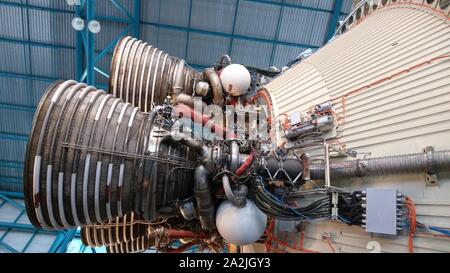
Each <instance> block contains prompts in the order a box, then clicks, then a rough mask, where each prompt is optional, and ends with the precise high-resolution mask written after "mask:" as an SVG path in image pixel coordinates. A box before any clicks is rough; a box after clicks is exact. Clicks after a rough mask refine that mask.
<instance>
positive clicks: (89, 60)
mask: <svg viewBox="0 0 450 273" xmlns="http://www.w3.org/2000/svg"><path fill="white" fill-rule="evenodd" d="M95 2H96V0H81V2H80V5H77V7H76V9H75V10H76V11H75V15H76V16H77V17H80V18H82V19H84V20H85V21H86V25H87V23H88V22H90V21H92V20H99V21H102V20H105V21H113V22H121V23H127V24H128V26H127V27H126V28H125V29H124V30H122V31H121V32H120V34H119V35H117V36H116V37H115V38H114V39H113V40H112V41H110V42H109V44H108V45H107V46H106V47H105V48H104V49H102V50H101V51H100V52H98V53H97V52H96V51H95V35H96V34H93V33H92V32H91V31H89V29H88V27H87V26H86V27H85V28H84V29H83V30H82V31H79V32H78V33H77V45H76V52H77V53H76V54H77V69H76V73H77V75H76V78H77V79H79V81H84V82H86V83H87V84H89V85H96V80H95V79H96V77H95V76H96V75H95V74H96V73H99V74H100V75H102V76H103V77H106V78H109V76H108V72H106V71H102V70H101V69H100V68H98V66H97V64H98V63H99V61H100V60H101V59H102V58H104V57H105V56H106V55H107V54H108V53H111V52H112V51H113V49H114V47H115V45H116V44H117V42H118V41H119V40H120V38H122V37H123V36H124V35H126V34H127V33H131V34H132V35H133V36H134V37H136V38H138V37H139V36H140V33H139V30H140V25H139V24H140V12H141V11H140V0H133V4H134V5H133V11H131V12H130V11H129V10H127V9H126V8H125V7H124V6H123V5H122V4H121V3H120V2H119V1H117V0H109V3H110V4H111V5H112V6H114V7H115V8H116V9H117V10H118V11H120V12H121V13H122V14H123V15H124V18H125V19H123V17H110V16H97V17H96V16H95V14H96V12H95ZM99 87H100V86H99Z"/></svg>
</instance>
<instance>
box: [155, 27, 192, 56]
mask: <svg viewBox="0 0 450 273" xmlns="http://www.w3.org/2000/svg"><path fill="white" fill-rule="evenodd" d="M186 40H187V34H186V32H184V31H177V30H167V29H160V30H159V35H158V43H157V46H158V47H159V48H161V49H162V50H164V51H165V52H166V53H168V54H170V55H172V56H181V57H182V58H184V57H185V56H184V54H185V51H186Z"/></svg>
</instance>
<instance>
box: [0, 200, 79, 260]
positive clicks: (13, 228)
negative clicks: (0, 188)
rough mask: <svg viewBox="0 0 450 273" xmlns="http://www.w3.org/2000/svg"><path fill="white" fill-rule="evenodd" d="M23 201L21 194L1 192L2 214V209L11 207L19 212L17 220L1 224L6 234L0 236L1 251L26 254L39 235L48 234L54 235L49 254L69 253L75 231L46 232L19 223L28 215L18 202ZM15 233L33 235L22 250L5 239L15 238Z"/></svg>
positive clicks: (0, 228)
mask: <svg viewBox="0 0 450 273" xmlns="http://www.w3.org/2000/svg"><path fill="white" fill-rule="evenodd" d="M18 199H23V194H21V193H11V192H0V212H1V209H2V207H4V206H6V205H9V206H12V207H14V208H16V209H17V210H16V211H17V214H16V215H14V216H15V219H14V220H13V221H9V222H0V230H2V231H4V233H3V234H2V235H1V236H0V249H2V250H4V251H6V252H10V253H24V252H27V251H28V250H29V247H30V245H31V244H32V243H33V240H34V239H35V238H36V236H38V235H39V234H47V235H53V236H52V237H54V238H53V241H52V242H51V244H50V247H49V249H48V250H47V252H49V253H65V252H66V251H67V246H68V244H69V243H70V242H71V241H72V239H73V237H74V236H75V232H76V231H74V230H70V231H45V230H38V229H36V228H35V227H34V226H32V225H31V224H29V223H23V222H19V220H20V219H21V218H22V216H23V215H24V214H25V213H26V212H25V207H24V205H22V204H21V203H19V202H18V201H17V200H18ZM15 232H21V234H22V233H29V234H31V236H30V238H29V239H28V241H27V242H26V243H25V244H23V245H21V247H20V249H19V248H18V247H17V246H12V245H11V244H8V243H7V242H5V238H6V237H7V236H8V235H10V236H14V233H15Z"/></svg>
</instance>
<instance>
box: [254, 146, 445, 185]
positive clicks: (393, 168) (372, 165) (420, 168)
mask: <svg viewBox="0 0 450 273" xmlns="http://www.w3.org/2000/svg"><path fill="white" fill-rule="evenodd" d="M296 162H298V163H296ZM260 165H261V166H260V168H259V170H258V172H259V173H260V174H261V175H263V176H265V177H268V176H270V175H268V172H269V173H270V174H272V175H273V174H274V173H276V172H277V171H278V170H284V171H280V172H278V173H279V174H280V177H281V176H282V175H283V174H284V173H285V172H286V173H288V174H289V176H290V177H291V178H292V177H293V176H294V177H295V176H296V175H299V174H301V173H302V172H303V166H302V164H301V163H300V161H298V160H296V159H292V158H288V159H284V160H278V159H276V158H273V157H269V158H266V159H263V161H262V162H261V163H260ZM325 169H326V165H325V164H311V166H310V175H311V179H318V180H323V179H325V173H326V171H325ZM441 171H450V150H445V151H439V152H434V151H428V152H425V153H416V154H405V155H394V156H386V157H377V158H369V159H358V160H350V161H343V162H339V163H331V164H330V177H331V179H336V178H352V177H364V176H383V175H395V174H404V173H417V172H441ZM280 177H278V178H280Z"/></svg>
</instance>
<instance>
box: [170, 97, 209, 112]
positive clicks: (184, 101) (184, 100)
mask: <svg viewBox="0 0 450 273" xmlns="http://www.w3.org/2000/svg"><path fill="white" fill-rule="evenodd" d="M175 100H176V103H179V104H184V105H187V106H189V107H191V108H194V107H195V99H194V97H192V96H189V95H187V94H185V93H181V94H178V95H177V96H176V97H175ZM200 101H201V100H200ZM201 103H202V109H205V108H206V107H207V105H206V103H204V102H203V101H201Z"/></svg>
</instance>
